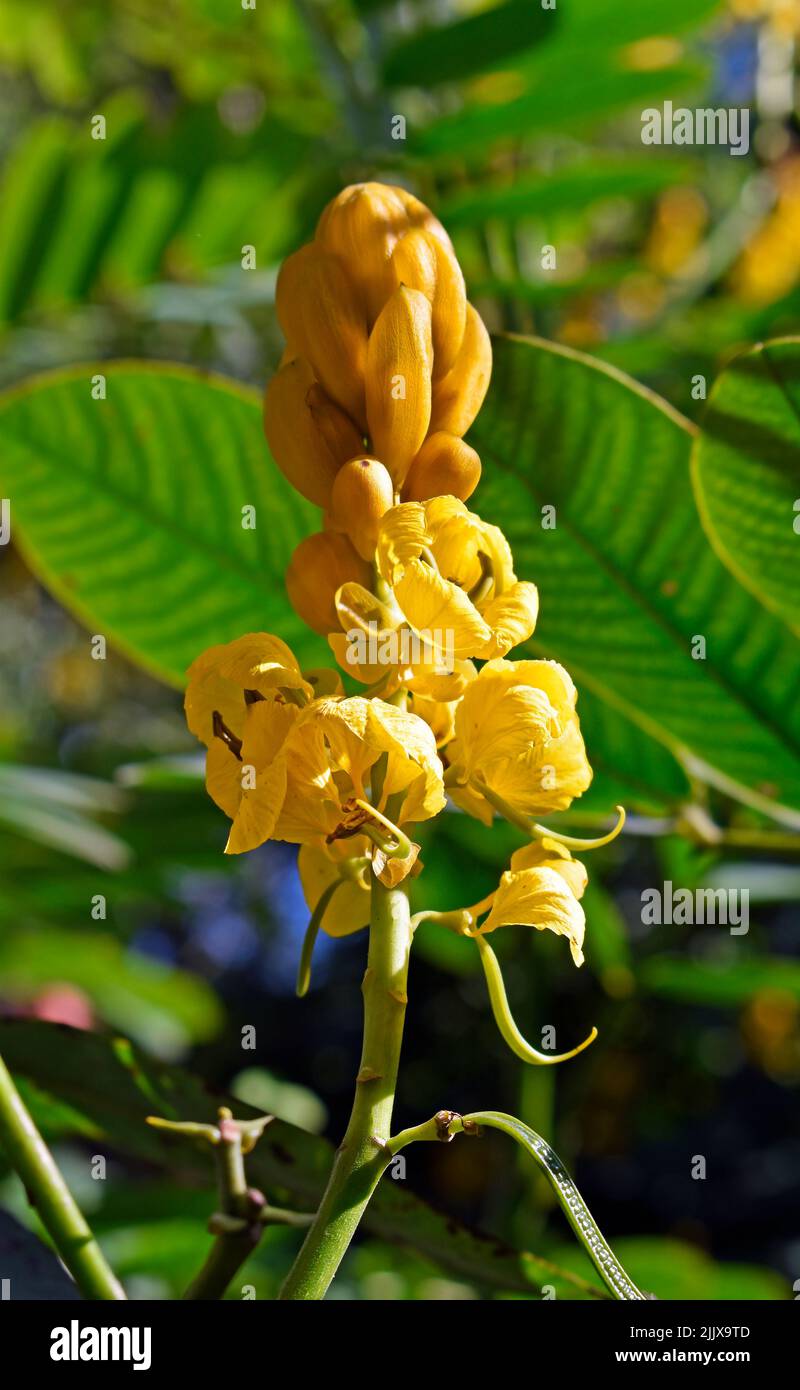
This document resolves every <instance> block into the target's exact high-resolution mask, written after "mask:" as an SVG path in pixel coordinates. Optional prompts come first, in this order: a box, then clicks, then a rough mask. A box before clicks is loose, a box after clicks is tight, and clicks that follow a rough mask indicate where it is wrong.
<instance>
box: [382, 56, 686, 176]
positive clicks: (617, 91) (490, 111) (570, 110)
mask: <svg viewBox="0 0 800 1390" xmlns="http://www.w3.org/2000/svg"><path fill="white" fill-rule="evenodd" d="M701 78H702V69H700V68H699V67H698V65H697V64H690V63H682V64H681V65H680V66H677V65H676V66H674V67H669V68H660V69H658V71H655V72H630V71H620V69H619V68H618V67H617V66H615V65H613V64H611V63H608V62H603V61H602V57H601V58H600V59H598V60H595V59H594V58H593V59H592V65H591V68H590V69H589V70H588V71H587V69H586V68H585V67H584V66H582V65H581V64H578V63H576V62H575V59H574V56H573V57H572V58H571V60H569V61H568V62H566V63H565V64H564V65H563V68H562V67H561V66H559V67H558V70H557V71H555V72H553V71H549V70H548V69H546V68H545V69H543V70H542V71H541V72H539V73H537V74H535V76H534V77H532V80H531V84H530V86H529V87H528V88H527V89H526V90H525V91H524V92H523V93H522V95H520V96H516V97H513V98H512V99H511V100H509V101H498V102H493V103H488V102H487V103H483V104H480V105H478V104H473V105H469V106H465V107H464V108H463V109H462V110H460V111H457V112H455V114H453V115H447V116H441V117H439V119H438V120H436V121H432V122H431V124H430V125H428V126H424V127H423V128H422V129H421V130H419V131H418V132H416V131H415V132H413V133H412V134H411V135H410V137H409V142H408V143H409V145H410V146H411V147H412V149H413V150H414V151H415V152H419V153H420V154H421V155H422V156H423V157H427V158H437V157H438V156H440V155H441V156H451V157H452V156H460V155H463V153H464V152H465V151H468V152H469V153H470V154H471V153H472V152H474V151H475V150H479V149H486V148H487V147H488V146H491V145H493V144H494V142H495V141H498V140H513V139H515V138H518V137H519V138H529V137H531V136H537V135H538V136H542V135H550V134H551V133H552V132H553V131H557V130H572V129H574V128H576V127H577V128H580V127H584V126H588V127H594V126H596V124H597V123H598V122H600V121H604V120H608V119H609V118H610V117H612V116H615V115H617V114H618V113H619V112H620V111H624V110H625V109H626V108H627V107H633V108H635V109H636V108H638V110H639V111H641V109H642V107H644V106H649V105H652V104H653V103H654V102H658V101H661V100H663V98H664V97H677V95H678V94H683V93H684V92H686V90H687V88H693V87H694V86H695V85H696V84H697V83H698V81H699V80H700V79H701Z"/></svg>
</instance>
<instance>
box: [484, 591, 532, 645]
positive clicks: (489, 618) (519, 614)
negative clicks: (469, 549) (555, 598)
mask: <svg viewBox="0 0 800 1390" xmlns="http://www.w3.org/2000/svg"><path fill="white" fill-rule="evenodd" d="M538 614H539V594H538V591H537V588H536V585H535V584H531V583H529V582H528V581H527V580H520V581H519V582H518V583H516V584H512V586H511V588H510V589H509V590H508V591H507V592H506V593H504V594H500V595H499V596H498V597H497V598H496V599H493V600H492V602H491V603H489V604H487V605H486V607H485V608H484V610H483V618H484V621H485V623H486V624H487V626H488V627H490V628H491V629H492V634H493V640H492V650H491V652H489V653H487V655H490V656H505V654H506V652H509V651H511V648H512V647H517V646H519V644H520V642H527V640H528V638H529V637H530V636H531V633H532V632H533V630H534V628H535V627H536V619H537V617H538Z"/></svg>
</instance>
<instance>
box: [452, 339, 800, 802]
mask: <svg viewBox="0 0 800 1390" xmlns="http://www.w3.org/2000/svg"><path fill="white" fill-rule="evenodd" d="M471 438H472V442H473V443H474V444H475V447H476V448H477V449H478V451H479V452H480V454H481V455H482V458H483V465H484V472H483V480H482V483H481V489H480V492H479V494H478V497H477V510H478V511H479V512H480V513H481V515H483V516H485V517H489V518H491V520H492V521H493V522H494V523H496V524H497V525H499V526H501V527H502V528H503V530H504V531H505V533H506V535H507V536H508V539H509V541H510V543H511V547H512V550H513V551H514V555H515V561H516V568H517V572H518V573H519V574H520V575H522V576H523V577H525V578H529V579H534V580H535V581H536V583H537V584H538V586H539V589H540V594H541V617H540V620H539V625H538V627H537V630H536V633H535V634H534V638H533V640H532V642H531V643H530V644H529V646H530V648H531V650H532V651H534V652H537V653H539V654H541V655H544V656H548V657H554V658H556V659H557V660H559V661H563V663H564V664H565V666H567V668H568V669H569V670H570V671H571V673H572V675H573V676H574V677H575V679H576V681H577V682H578V685H579V687H583V686H587V687H589V688H590V689H591V690H593V691H594V693H595V694H596V695H598V696H599V697H600V698H601V699H602V700H603V701H604V702H605V703H606V704H607V705H608V706H609V707H610V708H611V709H613V710H617V711H621V712H622V713H623V714H624V715H625V716H627V717H628V718H629V719H631V720H632V721H633V722H634V723H635V724H637V725H638V726H639V727H640V728H641V729H643V730H644V732H645V733H647V734H649V735H650V736H651V738H654V739H656V740H658V741H660V742H662V743H664V744H665V745H666V746H667V747H668V748H669V749H671V751H672V753H673V754H674V756H675V757H676V758H678V760H679V761H681V762H685V761H686V760H687V759H689V760H690V761H691V764H692V767H693V769H694V770H695V771H698V772H699V773H700V774H701V775H704V776H706V777H708V778H709V780H714V781H715V782H716V783H718V784H719V785H720V786H722V787H723V788H724V789H725V790H727V791H729V792H730V793H731V794H733V795H735V796H738V797H741V799H743V800H746V801H749V802H752V803H753V804H755V805H759V806H761V807H763V809H765V810H770V811H771V812H772V813H773V814H784V812H781V811H780V810H776V803H780V804H781V805H782V806H783V807H793V808H796V807H799V806H800V708H798V706H797V704H796V702H795V701H794V700H793V690H794V684H795V674H796V671H797V666H798V658H800V645H798V642H797V640H796V639H795V638H794V637H793V635H792V634H791V633H789V632H788V631H787V629H786V628H785V627H784V626H783V624H782V623H780V622H779V621H778V619H777V618H775V617H773V616H772V615H770V614H769V613H767V612H765V611H764V609H763V608H762V607H760V605H759V604H758V603H757V602H756V601H755V599H754V598H753V597H752V595H750V594H748V593H747V592H746V590H744V589H743V588H741V586H740V585H739V584H737V582H736V580H735V579H734V578H733V577H732V576H731V575H730V574H729V573H728V571H727V570H726V569H725V568H724V566H723V565H721V563H720V562H719V560H718V559H717V557H716V555H715V554H714V552H713V550H712V549H711V547H710V546H709V544H708V541H707V539H706V537H705V534H704V532H703V529H702V526H701V525H700V521H699V518H698V516H697V512H696V509H695V505H694V500H693V497H692V491H691V484H690V479H689V448H690V444H691V439H692V435H691V428H690V426H689V425H688V423H687V422H686V421H685V420H683V419H682V418H681V417H680V416H679V415H678V414H677V413H676V412H675V411H673V410H672V409H671V408H670V407H668V406H667V405H666V404H665V403H664V402H663V401H660V400H659V399H658V398H657V397H656V396H654V395H653V394H652V393H650V392H648V391H647V390H645V389H644V388H643V387H640V386H638V385H637V384H636V383H635V382H633V381H631V380H630V379H629V378H626V377H624V376H623V375H622V374H620V373H618V372H617V371H615V370H614V369H612V368H609V367H606V366H604V365H603V364H601V363H598V362H596V361H594V360H593V359H592V358H589V357H585V356H583V354H581V353H577V352H574V351H572V350H570V349H567V348H562V347H556V346H554V345H552V344H548V343H545V342H542V341H541V340H537V339H522V338H514V339H505V340H500V341H499V342H498V343H497V345H496V352H495V365H494V371H493V375H492V385H491V389H490V392H489V395H488V398H487V401H486V404H485V405H484V408H483V410H482V411H481V413H480V415H479V417H478V420H477V421H476V424H475V426H474V428H473V431H472V435H471ZM548 504H549V505H552V506H555V508H556V521H557V524H556V526H555V528H554V529H543V528H542V526H541V508H542V507H543V506H545V505H548ZM698 636H700V637H704V638H705V642H706V651H705V659H697V660H695V659H693V656H692V647H693V643H694V639H695V638H696V637H698ZM579 709H580V705H579ZM598 753H599V755H600V756H601V757H603V758H605V757H606V756H607V754H606V752H605V750H604V749H603V746H602V743H601V744H600V746H599V747H598ZM608 761H609V763H610V764H611V765H612V766H613V756H610V757H608ZM786 816H787V819H789V820H790V821H791V820H793V819H795V818H794V817H793V816H792V814H791V813H786Z"/></svg>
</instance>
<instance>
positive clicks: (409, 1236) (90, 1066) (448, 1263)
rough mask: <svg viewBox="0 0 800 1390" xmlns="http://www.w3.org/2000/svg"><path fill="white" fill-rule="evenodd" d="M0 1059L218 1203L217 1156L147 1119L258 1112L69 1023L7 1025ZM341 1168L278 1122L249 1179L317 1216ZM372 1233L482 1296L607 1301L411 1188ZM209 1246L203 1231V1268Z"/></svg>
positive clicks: (391, 1193) (375, 1204)
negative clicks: (544, 1294) (551, 1287)
mask: <svg viewBox="0 0 800 1390" xmlns="http://www.w3.org/2000/svg"><path fill="white" fill-rule="evenodd" d="M0 1054H2V1056H3V1057H4V1058H5V1060H6V1063H7V1065H8V1067H9V1068H10V1069H11V1071H13V1072H14V1073H15V1074H16V1075H18V1076H21V1077H22V1078H24V1079H25V1078H27V1079H28V1080H31V1081H33V1082H35V1084H36V1086H37V1087H39V1088H41V1090H42V1091H44V1092H49V1093H52V1094H53V1095H54V1096H56V1097H57V1098H58V1099H59V1100H60V1101H63V1102H66V1103H67V1104H68V1105H69V1106H71V1107H72V1110H73V1111H74V1112H76V1113H78V1114H79V1115H81V1116H82V1117H83V1118H84V1120H85V1121H88V1122H90V1123H91V1124H92V1125H93V1126H94V1127H95V1133H96V1136H97V1137H96V1138H93V1140H92V1143H93V1144H96V1143H97V1142H98V1140H100V1141H103V1140H105V1142H106V1143H107V1144H108V1145H109V1146H110V1148H112V1149H113V1150H115V1151H117V1152H120V1153H123V1154H126V1155H128V1156H130V1157H134V1158H137V1159H139V1160H143V1161H144V1162H147V1163H150V1164H152V1165H154V1166H155V1167H157V1168H159V1169H162V1170H164V1171H165V1172H167V1173H172V1172H174V1171H175V1170H176V1168H179V1169H180V1173H181V1177H182V1180H183V1181H185V1182H186V1183H187V1184H191V1185H192V1186H195V1185H198V1184H200V1185H203V1186H206V1187H208V1188H209V1201H210V1202H213V1192H212V1187H213V1180H212V1171H211V1166H210V1164H209V1160H208V1156H207V1155H206V1154H203V1153H201V1152H199V1151H196V1150H194V1149H192V1148H190V1147H189V1146H187V1145H186V1144H185V1143H180V1142H179V1141H176V1140H174V1139H171V1138H169V1137H166V1136H165V1135H164V1132H163V1131H159V1130H155V1129H153V1128H151V1127H150V1126H149V1125H147V1124H146V1123H145V1118H146V1116H147V1115H152V1114H160V1115H163V1116H164V1117H166V1118H168V1119H187V1120H201V1121H212V1120H214V1119H215V1117H216V1111H217V1108H218V1107H219V1106H220V1105H229V1106H230V1107H231V1109H232V1110H233V1111H234V1113H235V1114H236V1115H237V1116H239V1117H241V1118H247V1117H254V1116H255V1115H256V1114H257V1113H258V1112H257V1111H256V1110H254V1109H253V1107H252V1106H249V1105H246V1104H245V1103H244V1102H243V1101H239V1100H236V1099H235V1098H233V1097H231V1096H227V1095H225V1094H224V1093H222V1092H220V1093H219V1094H212V1092H211V1090H210V1088H209V1087H208V1086H206V1085H205V1084H204V1083H203V1082H202V1081H200V1080H198V1079H196V1078H194V1077H192V1076H190V1075H189V1074H188V1073H186V1072H184V1071H182V1070H180V1069H179V1068H177V1067H167V1066H164V1065H162V1064H160V1063H156V1062H154V1061H153V1060H152V1059H151V1058H149V1057H147V1055H146V1054H145V1053H143V1052H141V1051H140V1050H139V1049H138V1048H135V1047H133V1046H132V1045H131V1044H130V1043H129V1042H127V1041H124V1040H122V1039H116V1040H112V1039H109V1038H101V1037H99V1036H98V1035H97V1034H93V1033H85V1032H79V1031H76V1030H75V1029H72V1028H66V1027H64V1026H63V1025H54V1024H47V1023H34V1022H30V1021H22V1020H11V1021H4V1022H0ZM28 1098H29V1099H30V1100H31V1103H32V1105H33V1109H34V1117H36V1113H37V1108H36V1107H37V1097H36V1092H35V1091H34V1092H30V1093H28ZM62 1132H63V1126H62ZM332 1162H333V1147H332V1146H331V1145H330V1144H329V1143H328V1142H327V1140H325V1139H321V1138H319V1137H318V1136H317V1135H312V1134H307V1133H306V1132H305V1131H304V1130H302V1129H298V1128H297V1127H296V1126H295V1125H290V1124H286V1123H285V1122H284V1121H282V1120H276V1121H275V1122H274V1123H273V1124H271V1125H269V1126H268V1127H267V1129H266V1130H265V1132H264V1135H263V1137H262V1138H261V1139H260V1140H259V1143H258V1145H257V1147H256V1149H255V1151H254V1152H253V1154H252V1155H251V1156H250V1157H249V1158H248V1160H247V1163H248V1176H249V1177H250V1180H251V1181H252V1182H254V1183H255V1185H256V1186H258V1187H259V1188H261V1189H262V1190H263V1191H264V1192H266V1193H267V1195H268V1197H269V1198H270V1200H271V1201H273V1202H274V1203H276V1204H280V1205H282V1206H287V1207H291V1208H293V1209H295V1210H309V1209H312V1210H313V1206H314V1204H315V1203H316V1202H318V1200H319V1198H320V1196H321V1194H322V1191H323V1189H324V1186H325V1183H326V1181H327V1177H328V1173H329V1171H330V1166H331V1163H332ZM412 1167H413V1160H412V1159H411V1158H410V1159H409V1168H410V1169H411V1168H412ZM366 1226H367V1228H368V1230H370V1231H371V1232H372V1233H373V1234H375V1235H377V1236H380V1237H381V1238H382V1239H384V1240H387V1241H389V1242H392V1243H394V1244H399V1245H403V1246H407V1247H409V1248H411V1249H413V1250H416V1251H418V1252H419V1253H421V1254H423V1255H425V1256H427V1257H428V1258H429V1259H430V1260H432V1261H433V1262H434V1263H435V1264H437V1265H439V1266H441V1267H442V1268H443V1269H447V1270H449V1271H450V1272H451V1273H453V1274H455V1275H457V1276H459V1277H461V1278H465V1279H468V1280H471V1281H473V1282H474V1283H476V1284H478V1285H480V1286H481V1287H483V1288H490V1289H503V1290H507V1291H513V1292H517V1293H528V1294H535V1291H536V1287H537V1285H541V1284H543V1283H552V1284H555V1286H556V1288H557V1289H558V1293H559V1297H575V1296H576V1294H578V1295H579V1296H580V1295H581V1294H587V1293H588V1294H589V1295H597V1294H599V1293H600V1290H598V1288H597V1286H596V1285H587V1284H586V1283H584V1282H583V1281H578V1282H577V1284H576V1283H575V1282H574V1280H573V1279H572V1276H570V1275H566V1276H565V1277H564V1278H563V1279H562V1277H561V1271H560V1270H559V1269H557V1268H556V1267H555V1266H553V1265H551V1264H550V1263H549V1262H548V1261H547V1260H542V1259H539V1258H538V1257H537V1256H534V1255H530V1254H527V1253H524V1252H523V1253H518V1252H517V1251H514V1250H512V1249H510V1248H509V1247H508V1246H506V1245H503V1243H502V1242H501V1241H497V1240H491V1241H489V1240H486V1239H485V1237H481V1236H477V1235H473V1233H472V1232H471V1231H469V1230H467V1229H466V1228H465V1227H463V1226H460V1225H459V1224H458V1222H456V1221H454V1220H452V1219H451V1218H450V1217H448V1216H445V1215H443V1214H440V1213H439V1212H437V1211H434V1210H433V1208H431V1207H429V1206H428V1205H427V1204H426V1203H425V1202H422V1201H421V1200H420V1199H419V1198H417V1197H415V1196H414V1195H413V1194H412V1193H411V1192H408V1191H407V1190H406V1183H404V1182H394V1181H392V1179H391V1178H384V1180H383V1182H382V1183H381V1184H380V1187H379V1188H378V1191H377V1193H376V1195H375V1197H374V1198H373V1201H372V1203H371V1204H370V1207H369V1209H368V1213H367V1217H366ZM207 1240H208V1238H207V1236H206V1234H205V1232H204V1230H203V1229H202V1226H201V1225H200V1224H199V1223H198V1232H197V1246H198V1261H199V1260H200V1259H201V1258H202V1256H203V1255H204V1253H205V1249H206V1246H207ZM600 1296H602V1294H600Z"/></svg>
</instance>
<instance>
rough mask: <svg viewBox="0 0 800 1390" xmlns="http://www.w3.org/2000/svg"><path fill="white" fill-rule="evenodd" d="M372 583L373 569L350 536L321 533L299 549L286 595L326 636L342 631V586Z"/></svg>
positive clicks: (290, 569) (292, 562)
mask: <svg viewBox="0 0 800 1390" xmlns="http://www.w3.org/2000/svg"><path fill="white" fill-rule="evenodd" d="M350 582H352V583H355V584H363V585H364V587H367V586H368V585H369V584H370V583H371V582H372V567H371V566H370V565H368V564H367V563H366V561H365V560H362V559H361V558H360V556H359V555H357V554H356V552H355V550H354V549H353V547H352V545H351V544H350V542H349V540H348V539H347V537H346V536H342V535H338V534H337V533H336V532H335V531H318V532H317V533H316V535H313V536H306V538H305V540H302V541H301V542H300V544H299V545H298V546H297V547H296V549H295V551H294V554H293V555H292V558H291V560H290V561H289V566H288V568H287V570H286V592H287V593H288V595H289V601H290V603H291V605H292V607H293V609H294V611H295V613H297V614H298V616H299V617H301V618H302V619H303V622H304V623H306V624H307V625H308V627H310V628H313V630H314V632H319V633H321V634H322V636H323V637H326V636H327V635H328V633H329V632H338V631H339V629H340V624H339V620H338V618H337V616H336V604H335V599H336V591H337V589H339V588H340V587H341V585H342V584H348V583H350Z"/></svg>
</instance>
